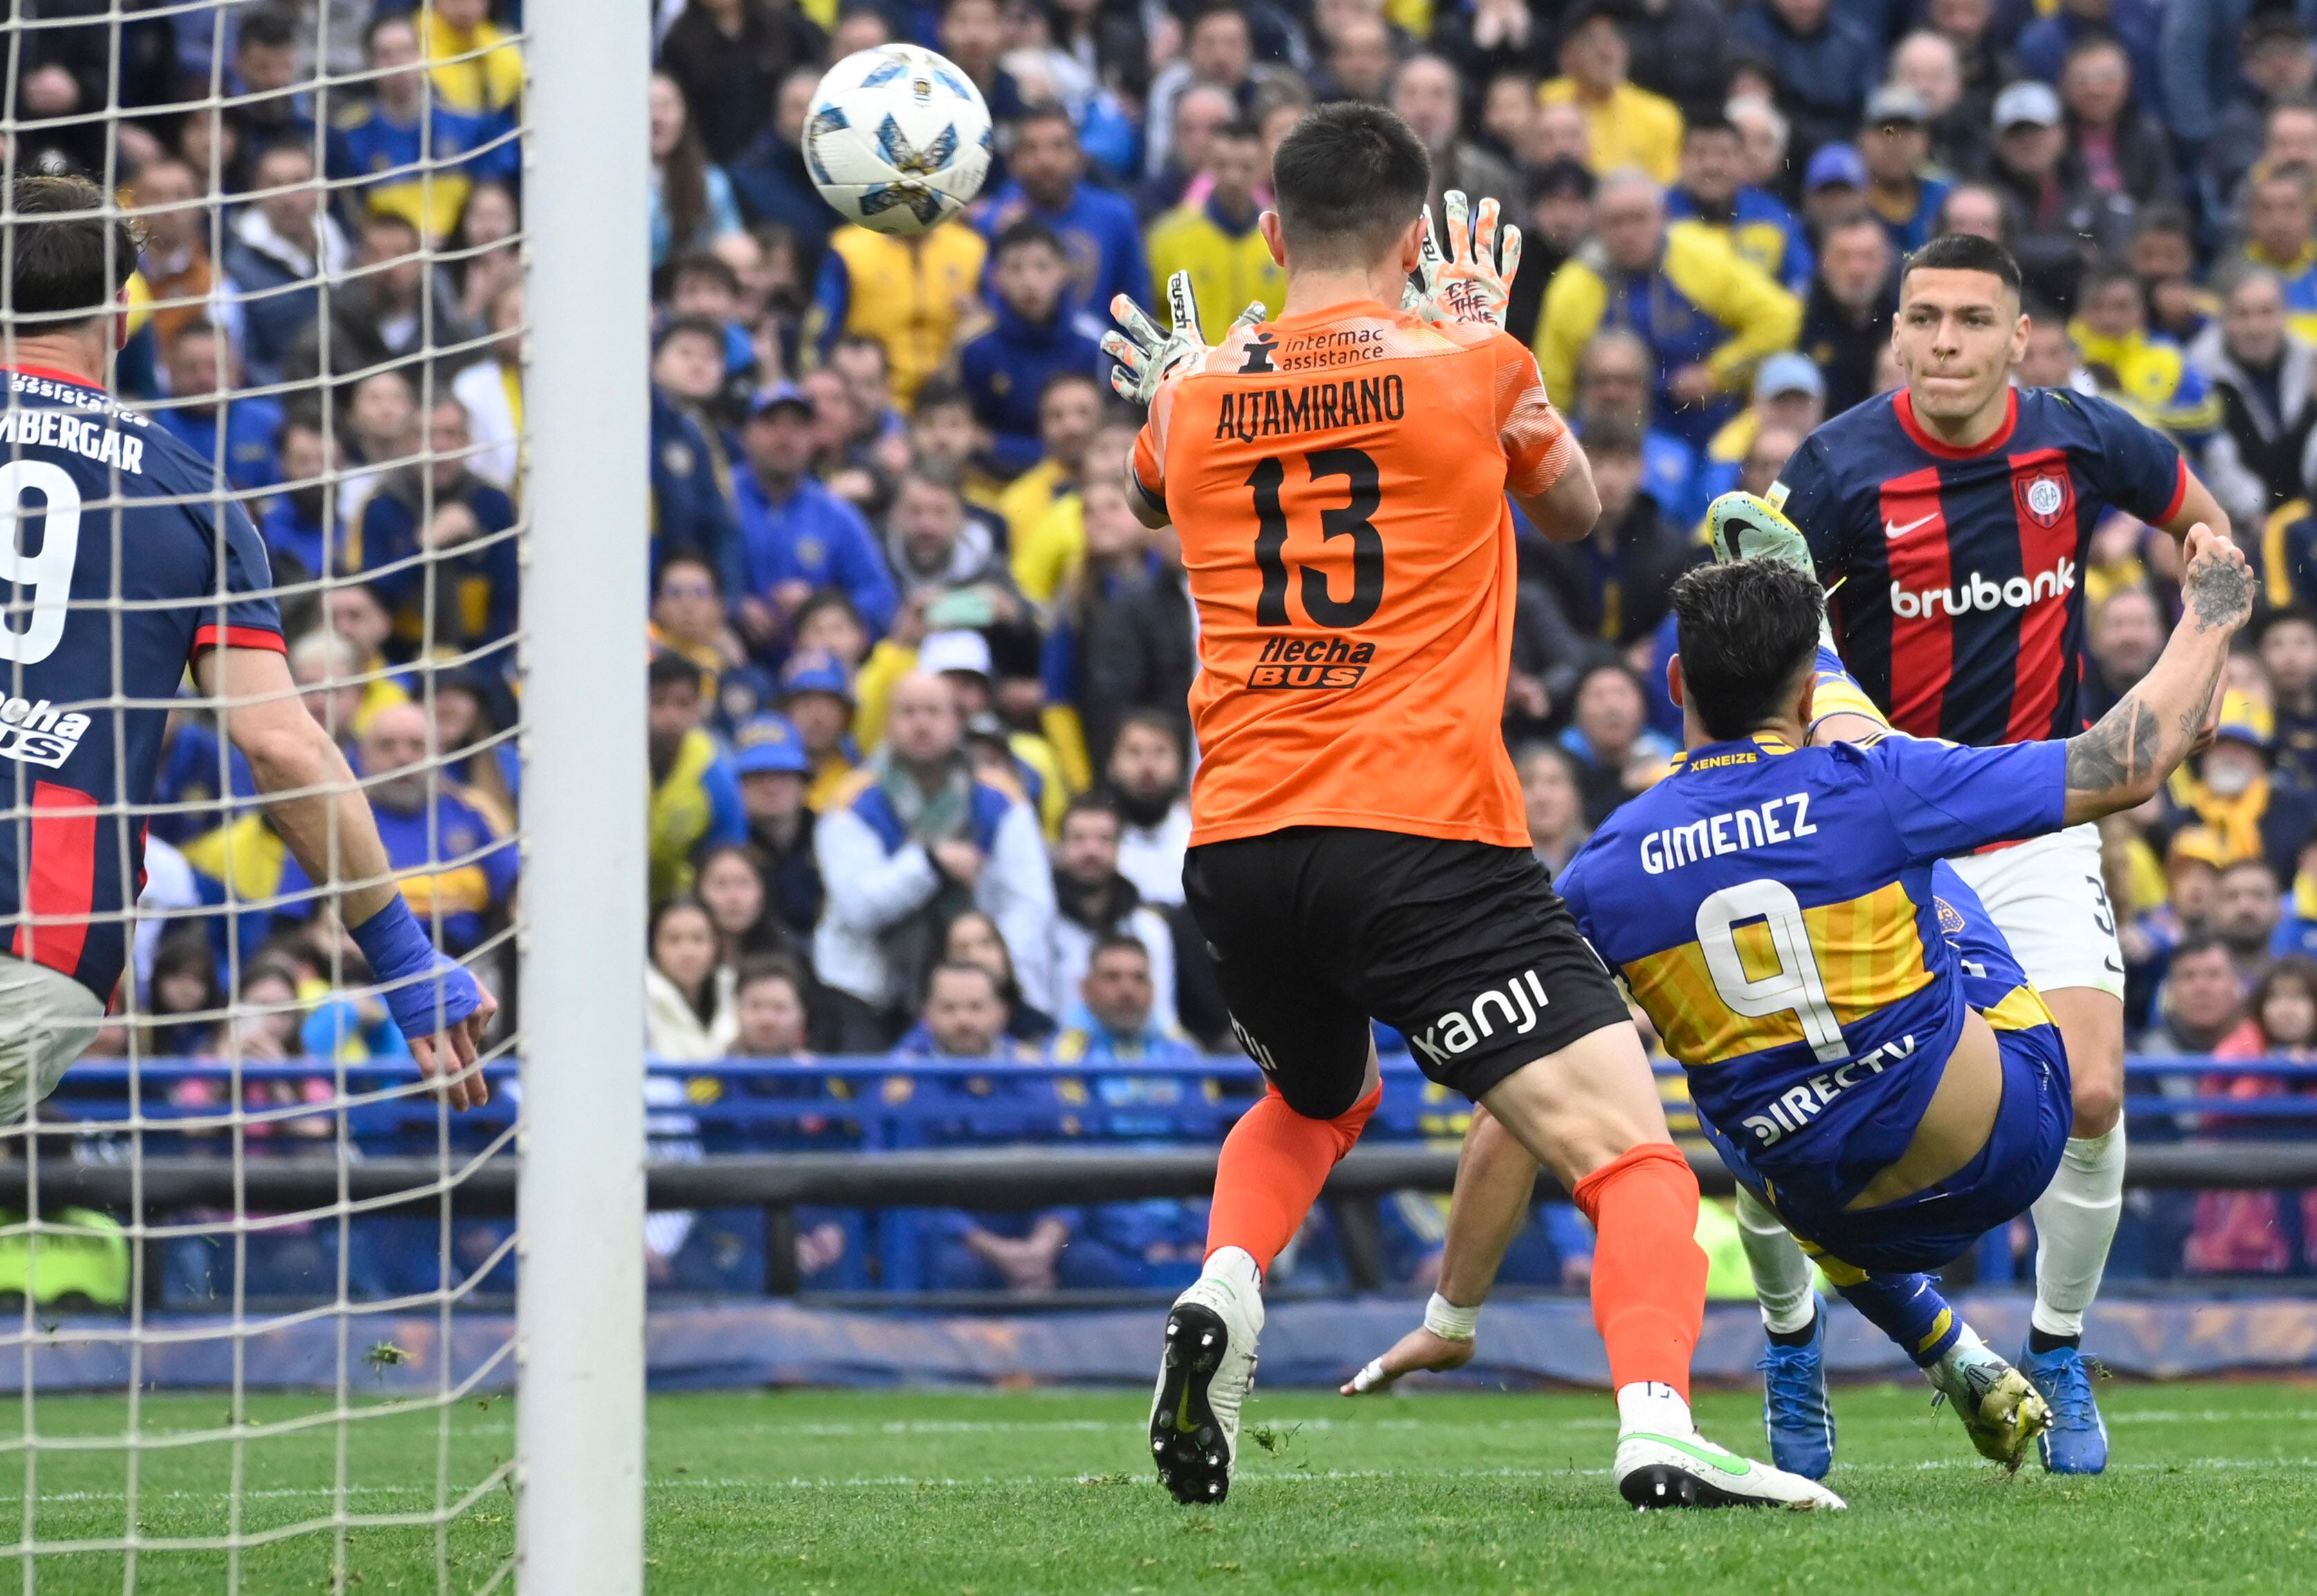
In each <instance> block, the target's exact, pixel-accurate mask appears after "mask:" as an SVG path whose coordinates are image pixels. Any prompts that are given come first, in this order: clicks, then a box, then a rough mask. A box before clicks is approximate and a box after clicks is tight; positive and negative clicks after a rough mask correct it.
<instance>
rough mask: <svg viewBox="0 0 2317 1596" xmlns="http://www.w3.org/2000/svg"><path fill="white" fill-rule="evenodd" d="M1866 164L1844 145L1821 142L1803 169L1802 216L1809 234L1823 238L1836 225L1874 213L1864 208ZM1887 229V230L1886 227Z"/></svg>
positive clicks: (1842, 224)
mask: <svg viewBox="0 0 2317 1596" xmlns="http://www.w3.org/2000/svg"><path fill="white" fill-rule="evenodd" d="M1867 182H1868V175H1867V171H1866V163H1865V160H1863V159H1862V158H1860V156H1859V154H1858V152H1857V151H1856V149H1853V148H1852V147H1850V146H1849V145H1847V144H1822V145H1820V147H1819V150H1818V153H1817V154H1816V155H1814V156H1811V158H1810V165H1807V166H1805V167H1803V220H1805V221H1807V222H1808V223H1809V224H1810V230H1811V236H1812V237H1814V238H1823V237H1825V236H1827V235H1828V234H1829V233H1830V232H1832V231H1833V230H1834V229H1835V228H1837V227H1842V226H1844V225H1846V224H1847V223H1849V222H1853V221H1856V220H1857V219H1858V218H1860V217H1862V216H1872V215H1873V214H1874V213H1873V212H1872V211H1870V210H1867V209H1866V184H1867ZM1886 230H1887V229H1886Z"/></svg>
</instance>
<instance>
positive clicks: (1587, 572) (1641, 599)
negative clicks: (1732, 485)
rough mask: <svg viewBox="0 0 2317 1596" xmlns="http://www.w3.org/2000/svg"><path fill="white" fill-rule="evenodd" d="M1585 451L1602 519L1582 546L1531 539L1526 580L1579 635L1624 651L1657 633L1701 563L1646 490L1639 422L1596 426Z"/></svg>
mask: <svg viewBox="0 0 2317 1596" xmlns="http://www.w3.org/2000/svg"><path fill="white" fill-rule="evenodd" d="M1585 453H1586V456H1587V458H1588V459H1590V460H1591V461H1592V463H1593V480H1594V483H1595V485H1596V486H1597V487H1598V488H1599V490H1600V495H1601V518H1600V519H1599V520H1598V521H1597V522H1594V524H1593V530H1592V531H1591V532H1589V533H1588V534H1587V535H1586V536H1585V537H1584V538H1582V539H1579V540H1578V541H1577V542H1574V543H1548V542H1545V541H1543V540H1542V539H1531V540H1528V541H1525V543H1524V544H1523V546H1522V548H1521V554H1522V562H1521V563H1522V566H1523V567H1524V571H1523V575H1524V576H1525V578H1527V579H1529V580H1534V581H1536V582H1539V583H1541V584H1543V586H1544V588H1545V589H1546V591H1547V592H1548V593H1551V594H1552V598H1553V600H1554V602H1556V603H1557V604H1558V605H1559V606H1560V608H1561V613H1563V614H1564V615H1566V616H1567V617H1568V618H1569V620H1570V622H1571V623H1572V624H1573V625H1575V626H1576V627H1577V629H1579V631H1581V632H1583V633H1585V634H1586V635H1587V636H1588V637H1595V638H1602V639H1604V640H1606V641H1607V642H1610V643H1613V644H1615V645H1618V646H1624V645H1625V644H1627V643H1631V642H1633V640H1634V639H1636V638H1646V637H1648V636H1649V635H1650V634H1651V632H1653V631H1655V630H1656V629H1657V625H1658V622H1659V620H1662V619H1663V618H1664V616H1665V613H1666V609H1667V604H1668V593H1669V592H1670V590H1671V589H1672V586H1673V581H1674V578H1675V577H1677V576H1678V575H1681V573H1682V572H1683V571H1685V570H1686V569H1687V568H1688V567H1689V566H1692V565H1693V564H1695V562H1696V558H1697V548H1696V546H1695V543H1694V542H1693V541H1692V540H1691V539H1690V536H1689V530H1688V529H1687V528H1686V527H1685V526H1681V525H1678V524H1677V523H1676V522H1673V521H1671V520H1669V519H1668V517H1667V516H1666V514H1665V512H1664V510H1663V509H1662V508H1661V507H1660V506H1659V504H1658V502H1657V500H1656V499H1655V498H1654V497H1652V496H1651V495H1650V494H1649V493H1648V492H1647V491H1646V490H1645V489H1644V488H1643V486H1642V435H1641V432H1639V431H1638V430H1637V429H1636V428H1635V427H1634V426H1633V424H1632V423H1631V422H1628V421H1624V420H1622V419H1618V418H1612V417H1604V418H1602V419H1599V420H1597V421H1593V422H1590V423H1588V425H1587V427H1586V429H1585Z"/></svg>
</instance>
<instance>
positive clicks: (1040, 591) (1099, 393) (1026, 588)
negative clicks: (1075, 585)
mask: <svg viewBox="0 0 2317 1596" xmlns="http://www.w3.org/2000/svg"><path fill="white" fill-rule="evenodd" d="M969 347H971V346H969ZM1102 399H1103V389H1102V385H1101V384H1100V383H1098V382H1096V380H1095V379H1094V378H1092V377H1091V376H1088V375H1087V373H1086V372H1084V371H1078V370H1058V371H1055V372H1053V373H1052V374H1051V375H1050V376H1048V377H1047V378H1046V379H1045V380H1044V383H1043V386H1042V387H1041V388H1039V389H1038V391H1037V392H1036V394H1035V395H1034V396H1033V416H1034V418H1035V421H1036V427H1037V431H1036V435H1035V440H1034V442H1033V449H1034V450H1035V452H1034V453H1033V454H1031V455H1029V456H1027V457H1026V459H1025V460H1024V468H1023V469H1022V471H1021V474H1020V475H1019V476H1017V477H1015V478H1014V480H1013V481H1012V482H1011V483H1009V484H1007V485H1006V489H1005V491H1004V492H1003V493H1001V494H999V495H997V513H998V515H999V516H1000V518H1002V519H1003V520H1004V522H1005V523H1006V541H1007V546H1008V547H1009V548H1011V549H1012V551H1013V558H1012V559H1011V561H1010V562H1009V569H1010V570H1011V572H1012V574H1013V575H1014V577H1015V582H1016V584H1018V585H1019V586H1020V587H1021V588H1022V591H1023V592H1024V593H1025V594H1026V595H1027V596H1029V597H1030V598H1032V599H1033V600H1035V601H1036V602H1040V603H1046V602H1051V600H1052V598H1053V596H1054V593H1055V592H1056V590H1057V589H1058V587H1059V586H1060V583H1061V580H1062V578H1063V577H1065V576H1066V575H1069V567H1070V566H1072V565H1074V564H1075V563H1076V562H1077V559H1078V553H1079V550H1080V547H1081V546H1082V544H1083V542H1084V536H1083V532H1081V535H1080V537H1079V538H1078V539H1072V540H1068V541H1060V540H1055V539H1044V540H1042V539H1039V538H1038V537H1037V535H1036V534H1037V531H1038V529H1039V527H1040V524H1041V523H1042V522H1043V521H1044V520H1045V519H1046V518H1047V516H1048V515H1049V513H1051V511H1052V510H1053V509H1054V507H1055V506H1056V505H1057V504H1060V503H1061V502H1062V501H1063V500H1065V499H1069V498H1075V497H1076V496H1077V495H1078V487H1079V485H1080V483H1082V482H1084V481H1085V480H1087V450H1088V448H1089V446H1090V445H1091V444H1092V443H1093V441H1094V437H1095V429H1096V426H1097V425H1098V424H1100V422H1101V420H1102ZM1111 463H1112V464H1113V465H1114V466H1115V467H1117V468H1118V469H1116V470H1114V471H1113V472H1112V473H1111V474H1110V475H1111V480H1113V481H1119V480H1123V476H1122V475H1121V473H1122V472H1123V468H1124V462H1123V460H1117V461H1113V462H1111ZM1041 554H1042V555H1043V557H1042V558H1041V557H1040V555H1041Z"/></svg>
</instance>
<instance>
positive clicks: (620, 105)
mask: <svg viewBox="0 0 2317 1596" xmlns="http://www.w3.org/2000/svg"><path fill="white" fill-rule="evenodd" d="M528 22H529V26H530V31H531V34H532V44H531V53H530V84H531V88H530V103H529V120H530V123H531V128H532V142H531V148H530V155H529V163H528V165H529V174H528V181H527V183H526V184H525V209H526V217H525V222H526V226H527V228H528V231H529V233H530V236H531V254H530V285H531V286H530V294H529V309H530V316H531V322H532V349H531V357H530V362H529V372H528V380H527V382H526V384H525V392H526V394H527V396H528V404H527V407H526V416H525V422H526V431H527V432H528V433H529V435H530V447H531V457H530V470H529V479H528V480H529V494H528V499H529V504H530V515H531V520H532V528H533V532H532V557H531V561H530V566H529V569H528V570H527V571H526V572H525V575H524V595H523V596H524V606H525V610H526V611H527V613H528V614H529V615H530V616H531V617H532V621H531V624H530V627H529V634H530V639H531V643H530V657H529V659H528V661H527V669H526V673H525V676H526V682H527V683H528V686H527V690H526V693H525V709H526V713H527V716H528V718H529V722H530V735H529V737H528V739H527V745H526V747H525V750H524V757H525V760H526V762H527V770H528V775H527V779H526V783H525V784H526V787H527V788H528V789H529V792H530V794H531V807H530V811H529V821H530V831H531V838H532V851H531V856H530V858H529V859H527V860H525V869H524V872H523V894H524V900H525V919H526V920H527V922H528V923H529V927H530V946H529V949H528V958H527V959H526V962H525V967H524V977H523V978H524V987H523V996H524V1009H525V1012H526V1015H527V1021H526V1030H527V1032H528V1041H529V1048H528V1050H527V1052H526V1056H525V1057H524V1061H523V1074H524V1080H525V1083H526V1085H529V1086H531V1087H532V1089H531V1090H528V1091H526V1092H524V1093H523V1133H522V1138H521V1144H520V1145H521V1147H522V1152H523V1178H522V1190H521V1196H520V1202H521V1229H520V1235H521V1238H522V1239H521V1242H520V1247H521V1253H520V1256H521V1260H522V1264H521V1269H522V1278H521V1285H520V1288H519V1296H518V1299H517V1302H518V1306H517V1309H516V1313H517V1333H518V1337H519V1345H518V1351H517V1356H518V1358H519V1360H520V1362H521V1369H522V1374H521V1382H520V1388H519V1395H518V1397H517V1408H516V1467H517V1475H518V1484H519V1491H520V1504H519V1507H518V1518H517V1526H516V1535H517V1547H516V1558H517V1574H516V1586H517V1589H518V1590H519V1591H521V1592H523V1596H632V1593H633V1592H639V1591H640V1590H641V1589H642V1588H643V1525H644V1482H643V1437H644V1341H643V1333H644V1264H643V1258H644V1236H643V1220H644V1176H643V1156H644V1114H643V1102H644V1071H643V1033H644V1002H643V990H644V989H643V969H644V957H645V954H644V920H645V911H646V894H645V881H644V877H645V831H646V798H647V790H648V779H647V766H646V762H645V757H644V718H645V711H646V691H645V683H644V672H643V668H642V665H643V654H642V649H641V647H640V646H639V632H640V628H641V625H642V620H643V616H644V614H645V611H646V608H647V605H646V575H645V546H646V537H647V534H648V530H649V526H650V524H651V520H650V515H651V506H650V504H649V486H648V482H647V470H648V465H647V462H648V459H649V451H648V446H647V438H648V433H649V416H648V405H649V388H648V387H647V383H648V380H649V353H648V343H649V328H648V325H647V321H648V307H649V301H650V293H649V276H650V247H649V228H648V227H647V225H646V218H647V216H648V214H649V171H650V138H649V130H648V127H647V119H646V111H645V106H646V98H647V88H648V85H649V76H650V71H651V34H650V31H649V30H650V16H649V11H648V9H647V8H646V7H643V6H640V5H637V4H633V3H632V0H532V4H531V5H530V7H529V8H528Z"/></svg>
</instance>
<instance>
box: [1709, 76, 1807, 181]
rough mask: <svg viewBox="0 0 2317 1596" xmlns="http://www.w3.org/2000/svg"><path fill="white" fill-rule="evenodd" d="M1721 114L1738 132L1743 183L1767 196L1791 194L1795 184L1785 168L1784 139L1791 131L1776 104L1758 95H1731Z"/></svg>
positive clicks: (1791, 175)
mask: <svg viewBox="0 0 2317 1596" xmlns="http://www.w3.org/2000/svg"><path fill="white" fill-rule="evenodd" d="M1722 114H1723V115H1725V116H1727V117H1728V118H1729V119H1730V125H1731V127H1733V128H1735V129H1738V148H1739V151H1740V160H1741V161H1742V163H1743V165H1742V166H1741V174H1742V175H1743V176H1744V178H1745V180H1746V182H1747V183H1749V184H1750V185H1752V186H1753V187H1755V188H1758V189H1762V190H1765V191H1767V192H1770V193H1780V194H1783V193H1787V192H1791V191H1792V189H1793V186H1794V184H1793V174H1792V173H1790V172H1789V171H1788V170H1787V168H1786V140H1787V138H1788V137H1789V135H1790V133H1791V131H1792V129H1791V128H1790V126H1789V125H1788V123H1787V121H1786V119H1785V117H1784V116H1783V115H1781V114H1780V113H1779V111H1778V108H1777V105H1776V103H1774V102H1773V101H1772V100H1770V99H1769V98H1767V96H1765V95H1761V94H1732V95H1731V98H1730V103H1729V104H1728V105H1726V106H1724V107H1723V108H1722Z"/></svg>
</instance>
